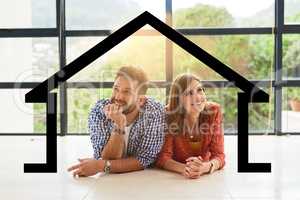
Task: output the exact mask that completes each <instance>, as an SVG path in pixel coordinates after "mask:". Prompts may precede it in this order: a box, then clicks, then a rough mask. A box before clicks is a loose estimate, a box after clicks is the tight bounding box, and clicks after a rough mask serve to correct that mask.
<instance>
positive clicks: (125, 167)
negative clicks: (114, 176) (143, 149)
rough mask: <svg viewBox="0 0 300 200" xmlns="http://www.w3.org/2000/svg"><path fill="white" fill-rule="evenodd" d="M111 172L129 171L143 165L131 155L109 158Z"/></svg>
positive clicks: (140, 167) (138, 168)
mask: <svg viewBox="0 0 300 200" xmlns="http://www.w3.org/2000/svg"><path fill="white" fill-rule="evenodd" d="M110 163H111V168H110V172H111V173H122V172H131V171H138V170H142V169H144V167H143V165H141V164H140V162H139V161H138V160H137V159H136V158H133V157H130V158H124V159H118V160H110Z"/></svg>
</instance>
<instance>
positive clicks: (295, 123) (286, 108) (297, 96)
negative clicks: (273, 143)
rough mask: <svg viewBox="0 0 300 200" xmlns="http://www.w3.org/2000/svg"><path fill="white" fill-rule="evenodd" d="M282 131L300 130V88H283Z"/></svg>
mask: <svg viewBox="0 0 300 200" xmlns="http://www.w3.org/2000/svg"><path fill="white" fill-rule="evenodd" d="M282 103H283V104H282V106H283V107H282V131H283V132H290V133H299V132H300V124H299V121H300V88H299V87H291V88H283V100H282Z"/></svg>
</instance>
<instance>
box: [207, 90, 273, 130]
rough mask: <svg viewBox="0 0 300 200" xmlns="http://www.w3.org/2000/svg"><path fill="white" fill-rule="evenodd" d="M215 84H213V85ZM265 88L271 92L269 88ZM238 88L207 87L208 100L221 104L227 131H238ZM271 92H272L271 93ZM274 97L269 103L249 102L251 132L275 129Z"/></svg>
mask: <svg viewBox="0 0 300 200" xmlns="http://www.w3.org/2000/svg"><path fill="white" fill-rule="evenodd" d="M211 86H213V85H211ZM263 90H264V91H265V92H267V93H269V91H268V89H266V88H263ZM238 92H241V91H240V90H239V89H236V88H206V94H207V99H208V101H213V102H216V103H218V104H220V105H221V107H222V111H223V123H224V132H225V133H236V132H237V111H238V110H237V93H238ZM269 94H270V93H269ZM273 105H274V103H273V98H272V101H271V104H269V103H254V104H249V115H248V116H249V133H255V132H259V133H269V132H272V130H273V121H274V120H273V107H274V106H273Z"/></svg>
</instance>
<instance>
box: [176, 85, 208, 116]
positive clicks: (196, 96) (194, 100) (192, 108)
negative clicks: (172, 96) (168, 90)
mask: <svg viewBox="0 0 300 200" xmlns="http://www.w3.org/2000/svg"><path fill="white" fill-rule="evenodd" d="M180 102H181V105H182V106H183V108H184V109H185V111H186V113H189V114H199V113H200V112H201V111H202V110H203V109H204V107H205V104H206V95H205V93H204V89H203V87H202V85H201V84H200V83H199V81H196V80H193V81H192V82H191V83H190V84H189V85H188V87H187V89H186V90H185V91H183V93H182V94H181V95H180Z"/></svg>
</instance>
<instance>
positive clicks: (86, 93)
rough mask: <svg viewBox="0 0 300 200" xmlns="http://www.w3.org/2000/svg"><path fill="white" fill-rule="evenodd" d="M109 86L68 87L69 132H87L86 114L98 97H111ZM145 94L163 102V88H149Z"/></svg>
mask: <svg viewBox="0 0 300 200" xmlns="http://www.w3.org/2000/svg"><path fill="white" fill-rule="evenodd" d="M111 92H112V90H111V89H110V88H99V89H88V88H86V89H68V131H69V133H88V129H87V127H88V124H87V123H88V115H89V112H90V111H91V109H92V108H93V107H94V106H95V103H96V102H97V101H98V100H99V99H105V98H110V97H111ZM147 96H151V97H153V98H154V99H156V100H158V101H160V102H161V103H163V104H164V100H165V89H164V88H149V89H148V91H147Z"/></svg>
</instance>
